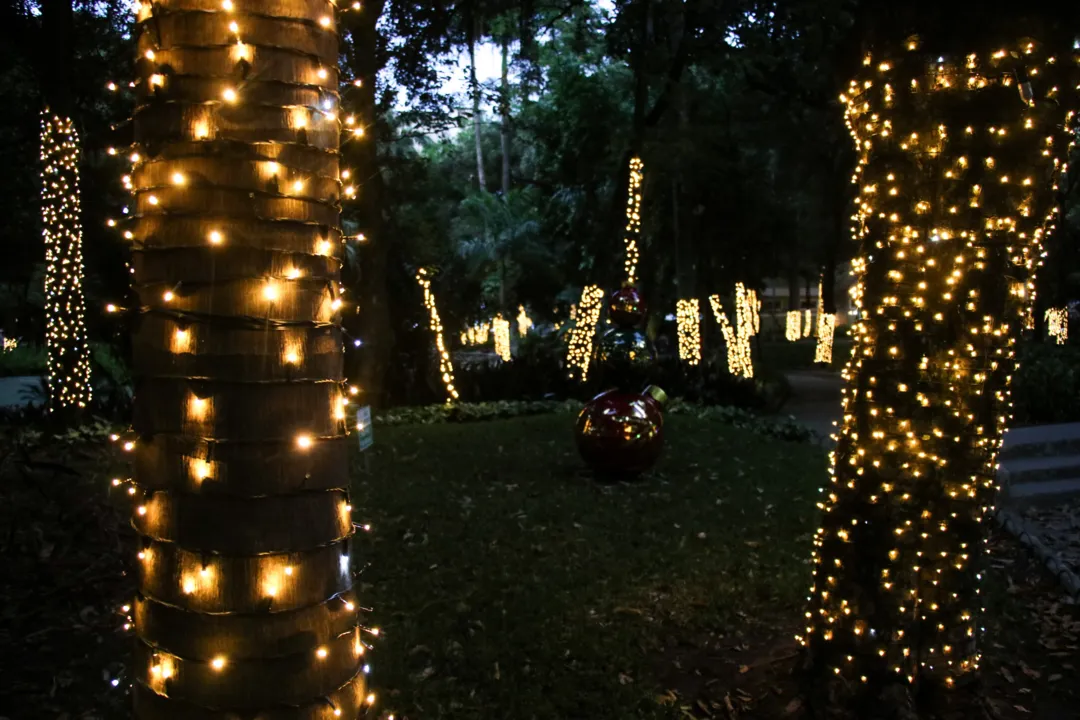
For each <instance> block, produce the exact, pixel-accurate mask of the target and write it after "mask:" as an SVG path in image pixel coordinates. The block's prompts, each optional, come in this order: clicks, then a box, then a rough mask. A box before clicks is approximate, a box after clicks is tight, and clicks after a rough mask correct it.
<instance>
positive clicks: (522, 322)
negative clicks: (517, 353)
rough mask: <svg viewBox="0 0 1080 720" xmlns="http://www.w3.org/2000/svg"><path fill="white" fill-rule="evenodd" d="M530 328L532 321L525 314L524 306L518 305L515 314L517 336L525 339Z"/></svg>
mask: <svg viewBox="0 0 1080 720" xmlns="http://www.w3.org/2000/svg"><path fill="white" fill-rule="evenodd" d="M532 327H533V321H532V320H531V319H530V318H529V314H528V313H527V312H525V306H524V305H519V306H518V314H517V328H518V335H520V336H521V337H525V336H526V335H528V334H529V330H530V329H532Z"/></svg>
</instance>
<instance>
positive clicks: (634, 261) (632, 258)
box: [623, 157, 645, 285]
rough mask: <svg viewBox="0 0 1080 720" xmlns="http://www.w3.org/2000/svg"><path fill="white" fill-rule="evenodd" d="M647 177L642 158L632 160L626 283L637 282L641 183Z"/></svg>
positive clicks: (627, 210) (626, 240) (625, 242)
mask: <svg viewBox="0 0 1080 720" xmlns="http://www.w3.org/2000/svg"><path fill="white" fill-rule="evenodd" d="M644 177H645V163H643V162H641V158H638V157H635V158H631V160H630V179H629V183H628V191H627V198H626V234H625V235H624V237H623V242H624V244H625V246H626V260H625V262H624V268H625V270H626V282H628V283H630V284H631V285H633V284H634V283H636V282H637V271H638V263H639V262H640V260H641V182H642V180H643V179H644Z"/></svg>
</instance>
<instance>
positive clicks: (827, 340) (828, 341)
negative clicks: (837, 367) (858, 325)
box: [814, 277, 836, 365]
mask: <svg viewBox="0 0 1080 720" xmlns="http://www.w3.org/2000/svg"><path fill="white" fill-rule="evenodd" d="M815 330H816V333H817V345H816V346H815V347H814V362H815V363H822V364H825V365H828V364H830V363H832V358H833V338H834V337H835V335H836V315H835V314H833V313H827V312H825V278H824V277H822V279H821V280H820V281H819V282H818V314H817V327H816V328H815Z"/></svg>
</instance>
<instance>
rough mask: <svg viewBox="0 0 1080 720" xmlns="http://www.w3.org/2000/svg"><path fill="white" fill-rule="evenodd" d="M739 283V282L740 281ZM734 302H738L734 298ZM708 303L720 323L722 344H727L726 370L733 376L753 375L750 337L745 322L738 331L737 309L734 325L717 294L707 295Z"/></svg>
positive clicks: (747, 376)
mask: <svg viewBox="0 0 1080 720" xmlns="http://www.w3.org/2000/svg"><path fill="white" fill-rule="evenodd" d="M740 284H741V283H740ZM736 302H738V301H737V300H736ZM709 305H710V306H712V311H713V316H714V317H715V318H716V322H717V324H718V325H720V332H721V333H723V335H724V344H725V345H726V346H727V361H728V372H729V373H731V374H732V375H734V376H735V377H742V378H752V377H754V361H753V356H752V354H751V351H750V338H749V336H748V335H747V334H746V326H745V323H744V324H743V325H742V330H741V331H740V329H739V326H738V315H739V313H738V311H736V325H732V324H731V323H730V322H729V321H728V319H727V315H725V314H724V306H723V303H721V302H720V296H719V295H711V296H710V297H709Z"/></svg>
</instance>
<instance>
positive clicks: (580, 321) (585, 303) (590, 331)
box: [566, 285, 604, 382]
mask: <svg viewBox="0 0 1080 720" xmlns="http://www.w3.org/2000/svg"><path fill="white" fill-rule="evenodd" d="M603 299H604V291H603V290H601V289H600V287H599V286H598V285H587V286H586V287H585V288H584V289H583V290H582V291H581V301H580V302H579V303H578V307H577V310H576V312H575V313H574V318H575V320H576V322H575V323H574V327H573V328H572V329H571V331H570V343H569V347H568V349H567V353H566V367H567V369H568V370H569V372H570V377H574V375H575V370H576V374H577V377H578V379H579V380H580V381H581V382H585V381H586V380H588V378H589V364H590V362H591V361H592V354H593V336H595V335H596V323H597V322H598V321H599V320H600V303H601V302H602V301H603Z"/></svg>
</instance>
